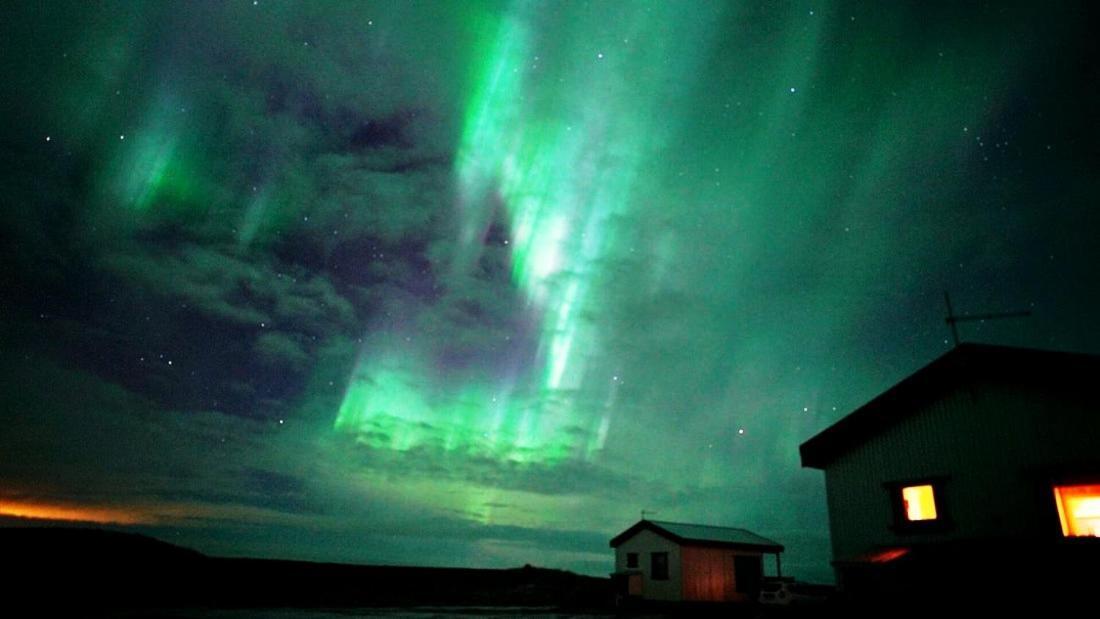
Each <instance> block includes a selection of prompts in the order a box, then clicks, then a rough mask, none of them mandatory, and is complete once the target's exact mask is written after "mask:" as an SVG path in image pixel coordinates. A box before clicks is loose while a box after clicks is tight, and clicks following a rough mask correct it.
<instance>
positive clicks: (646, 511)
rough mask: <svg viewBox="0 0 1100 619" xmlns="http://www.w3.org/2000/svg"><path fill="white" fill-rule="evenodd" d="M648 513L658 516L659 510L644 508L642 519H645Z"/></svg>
mask: <svg viewBox="0 0 1100 619" xmlns="http://www.w3.org/2000/svg"><path fill="white" fill-rule="evenodd" d="M646 514H649V515H650V516H656V515H657V512H653V511H649V510H648V509H643V510H642V520H645V515H646Z"/></svg>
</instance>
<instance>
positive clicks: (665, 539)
mask: <svg viewBox="0 0 1100 619" xmlns="http://www.w3.org/2000/svg"><path fill="white" fill-rule="evenodd" d="M611 547H612V548H614V549H615V573H614V574H613V575H612V579H613V580H614V581H615V583H616V587H617V591H618V595H619V597H620V599H625V600H652V601H664V602H745V601H751V600H755V599H756V596H757V594H758V593H759V591H760V583H761V580H763V577H764V555H769V554H770V555H774V556H775V569H776V575H777V576H778V575H779V571H780V568H781V565H780V559H779V556H780V553H782V552H783V546H781V545H780V544H779V543H778V542H775V541H772V540H770V539H768V538H766V537H763V536H760V535H757V534H756V533H753V532H751V531H746V530H745V529H736V528H732V527H713V526H706V525H699V524H684V523H679V522H663V521H657V520H644V519H643V520H640V521H638V522H637V523H635V524H634V525H633V526H631V527H630V528H628V529H627V530H625V531H623V532H622V533H620V534H619V535H616V536H615V537H614V538H613V539H612V540H611Z"/></svg>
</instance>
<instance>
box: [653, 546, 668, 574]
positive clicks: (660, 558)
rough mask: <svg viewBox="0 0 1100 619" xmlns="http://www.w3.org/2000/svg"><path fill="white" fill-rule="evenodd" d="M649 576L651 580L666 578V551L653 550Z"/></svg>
mask: <svg viewBox="0 0 1100 619" xmlns="http://www.w3.org/2000/svg"><path fill="white" fill-rule="evenodd" d="M649 567H650V570H649V576H650V578H652V579H653V580H668V553H667V552H655V553H653V556H652V563H651V564H650V566H649Z"/></svg>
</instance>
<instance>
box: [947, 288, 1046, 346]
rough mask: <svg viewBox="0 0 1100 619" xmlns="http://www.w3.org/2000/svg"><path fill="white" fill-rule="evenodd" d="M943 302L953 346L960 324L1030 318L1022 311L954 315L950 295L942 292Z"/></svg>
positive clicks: (957, 341) (956, 340)
mask: <svg viewBox="0 0 1100 619" xmlns="http://www.w3.org/2000/svg"><path fill="white" fill-rule="evenodd" d="M943 301H944V303H946V304H947V321H946V322H947V324H948V325H949V326H950V327H951V339H952V340H954V342H955V346H958V345H959V328H958V326H956V325H957V324H958V323H960V322H967V321H974V320H997V319H999V318H1023V317H1025V316H1030V315H1031V312H1029V311H1027V310H1022V311H1018V312H998V313H994V314H956V313H955V310H953V309H952V308H951V295H949V294H947V291H946V290H944V291H943Z"/></svg>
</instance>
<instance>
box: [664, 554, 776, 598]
mask: <svg viewBox="0 0 1100 619" xmlns="http://www.w3.org/2000/svg"><path fill="white" fill-rule="evenodd" d="M681 554H682V556H683V568H682V574H683V599H685V600H690V601H700V602H737V601H744V600H746V599H747V596H746V595H745V594H744V593H739V592H738V591H737V574H736V573H735V571H734V563H733V559H734V557H736V556H752V557H757V558H758V559H760V560H761V562H763V558H762V555H761V554H760V553H752V552H742V551H736V550H728V549H724V548H705V547H697V546H685V547H684V548H683V550H682V553H681ZM761 574H763V564H761Z"/></svg>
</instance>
